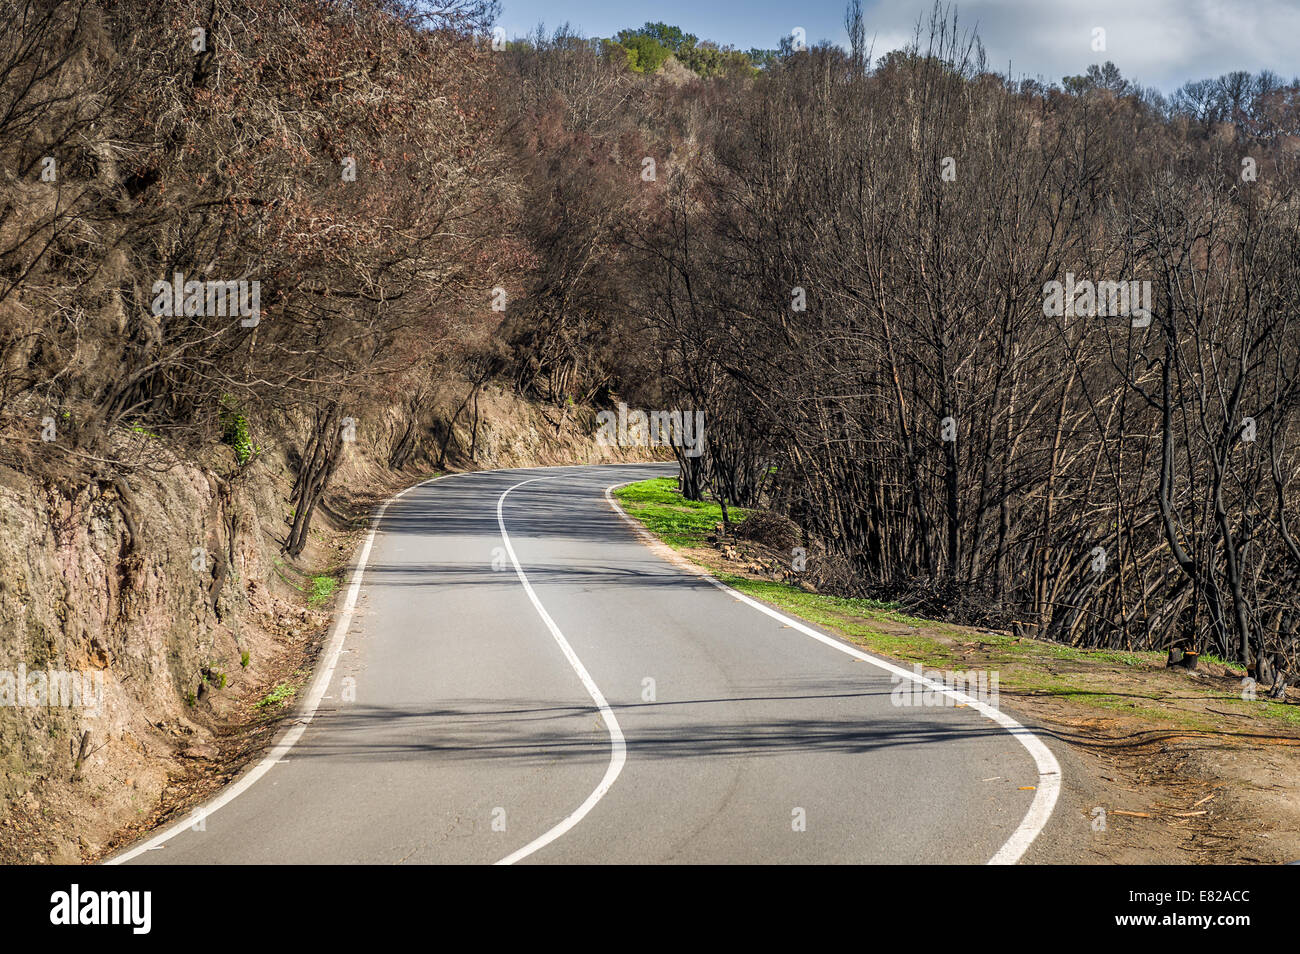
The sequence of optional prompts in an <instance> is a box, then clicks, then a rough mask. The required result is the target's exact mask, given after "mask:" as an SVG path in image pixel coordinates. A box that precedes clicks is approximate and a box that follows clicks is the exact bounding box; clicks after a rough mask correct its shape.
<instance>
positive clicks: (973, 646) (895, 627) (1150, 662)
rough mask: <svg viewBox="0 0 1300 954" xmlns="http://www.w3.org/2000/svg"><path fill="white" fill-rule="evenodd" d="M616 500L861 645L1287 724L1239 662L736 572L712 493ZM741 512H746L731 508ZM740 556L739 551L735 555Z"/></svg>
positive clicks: (1077, 690) (1183, 711)
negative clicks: (927, 610) (1194, 659)
mask: <svg viewBox="0 0 1300 954" xmlns="http://www.w3.org/2000/svg"><path fill="white" fill-rule="evenodd" d="M614 496H615V497H617V498H618V500H619V503H620V505H621V506H622V507H623V509H624V510H626V511H627V512H628V513H629V514H630V515H631V516H633V517H635V518H636V519H638V520H640V521H641V523H643V524H644V525H645V527H646V528H647V529H648V530H649V531H650V532H651V533H653V534H654V535H655V536H657V537H658V538H660V539H661V540H663V541H664V542H665V543H667V544H669V545H670V546H672V547H674V548H676V549H678V550H687V551H689V552H687V553H686V554H685V555H686V556H688V557H689V558H690V559H692V560H694V561H695V562H696V563H699V564H701V565H703V566H705V567H707V568H708V569H709V570H710V571H711V572H712V573H713V574H714V575H715V576H716V577H717V578H718V579H719V580H721V581H722V582H724V583H726V584H727V585H728V586H730V587H733V588H734V589H736V590H739V591H740V592H742V593H744V594H746V595H748V596H751V597H754V598H755V599H759V600H762V601H763V602H765V603H768V604H770V605H772V606H774V607H776V608H777V609H780V610H782V611H784V612H788V613H789V614H790V615H792V616H797V617H799V618H800V619H803V620H806V621H808V622H809V623H812V624H813V625H815V626H818V627H820V628H822V629H824V630H826V631H827V632H830V633H834V634H836V635H838V636H840V637H841V638H843V639H845V640H847V641H849V642H851V643H854V644H857V645H859V646H861V647H863V648H864V649H866V650H868V651H870V652H873V653H876V654H879V655H881V656H885V657H888V658H890V659H893V660H896V661H898V662H902V663H920V664H921V665H922V666H925V667H927V668H934V669H946V670H958V671H969V670H976V671H980V670H985V671H989V672H996V673H997V674H998V676H999V682H1000V689H1001V691H1002V692H1004V693H1006V694H1008V695H1012V696H1017V697H1021V698H1023V699H1024V700H1026V701H1032V700H1045V701H1053V702H1059V703H1066V704H1069V705H1071V706H1072V707H1081V710H1082V711H1081V712H1079V713H1077V715H1082V716H1084V717H1087V716H1088V715H1089V713H1091V716H1092V717H1093V718H1097V717H1112V718H1119V717H1124V716H1127V717H1132V718H1137V719H1141V720H1144V721H1148V722H1151V723H1154V724H1156V725H1158V726H1161V727H1166V728H1178V729H1187V730H1194V731H1218V730H1225V729H1229V730H1230V729H1240V728H1242V727H1243V720H1247V719H1249V720H1254V721H1256V722H1260V723H1265V724H1269V725H1271V726H1272V727H1273V728H1276V729H1282V730H1288V731H1294V730H1295V729H1300V706H1296V705H1288V704H1284V703H1279V702H1274V701H1271V700H1268V699H1265V698H1263V693H1262V692H1258V693H1257V695H1258V696H1259V698H1257V699H1249V698H1244V697H1243V693H1242V691H1241V688H1240V680H1241V678H1242V676H1244V672H1242V671H1240V670H1239V669H1236V668H1234V667H1232V666H1230V665H1229V666H1226V667H1225V666H1223V663H1222V660H1213V661H1210V660H1207V661H1210V662H1212V663H1214V664H1217V665H1215V666H1214V670H1215V674H1214V675H1205V676H1203V677H1200V678H1197V677H1189V676H1187V675H1186V674H1183V673H1181V672H1174V671H1170V670H1168V669H1166V668H1165V657H1164V654H1163V653H1157V652H1126V651H1116V650H1087V649H1077V648H1075V647H1072V646H1065V645H1062V644H1060V643H1053V642H1047V641H1044V640H1036V639H1026V638H1018V637H1014V636H1010V635H1008V634H1005V633H996V632H990V631H987V630H980V629H974V628H971V627H965V626H955V625H951V624H948V623H941V622H935V621H932V620H925V619H918V618H916V617H912V616H909V615H907V614H905V613H903V612H901V611H900V610H899V608H898V607H897V606H896V605H894V604H891V603H886V602H880V601H877V600H869V599H849V598H845V597H839V596H829V595H826V594H821V593H813V592H808V591H806V590H804V589H802V588H801V587H799V586H795V585H791V584H789V583H784V582H779V581H775V580H771V579H764V578H761V577H756V576H755V575H753V574H751V573H747V572H744V571H741V572H737V571H738V569H740V567H738V565H737V562H735V561H728V560H726V559H725V558H724V557H723V556H722V554H721V553H719V552H718V551H717V550H715V549H713V548H711V547H709V545H708V543H707V537H708V536H709V534H711V533H713V531H714V526H715V524H717V523H719V522H720V521H721V520H722V511H721V508H720V507H719V506H718V505H717V504H716V503H711V502H704V503H695V502H692V501H688V500H684V499H683V498H682V497H681V495H680V494H678V493H677V490H676V481H674V480H672V479H671V478H661V479H656V480H647V481H642V482H640V483H636V484H630V485H628V486H627V487H623V488H620V489H619V490H616V491H614ZM731 514H732V519H733V521H735V522H740V521H741V520H743V519H744V517H745V516H747V512H745V511H739V510H732V511H731ZM739 562H741V563H743V562H744V561H743V560H741V561H739Z"/></svg>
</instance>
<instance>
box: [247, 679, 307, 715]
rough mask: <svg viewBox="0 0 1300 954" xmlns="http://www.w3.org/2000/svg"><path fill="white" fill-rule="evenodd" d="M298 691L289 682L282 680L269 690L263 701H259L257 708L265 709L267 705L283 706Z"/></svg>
mask: <svg viewBox="0 0 1300 954" xmlns="http://www.w3.org/2000/svg"><path fill="white" fill-rule="evenodd" d="M297 691H298V690H296V689H294V687H293V686H291V685H289V684H288V683H287V682H282V683H280V684H279V685H278V686H276V687H275V688H274V689H272V690H271V691H270V692H268V693H267V694H266V696H265V698H263V699H262V701H261V702H259V703H257V708H259V709H265V708H266V707H267V706H282V705H284V704H285V701H286V700H287V699H289V697H290V696H292V695H293V694H294V693H295V692H297Z"/></svg>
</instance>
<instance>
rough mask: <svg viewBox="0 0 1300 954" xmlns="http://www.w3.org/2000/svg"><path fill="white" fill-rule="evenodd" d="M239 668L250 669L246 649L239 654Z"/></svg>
mask: <svg viewBox="0 0 1300 954" xmlns="http://www.w3.org/2000/svg"><path fill="white" fill-rule="evenodd" d="M239 666H240V668H241V669H247V668H248V650H247V649H245V650H244V651H243V652H241V653H240V654H239Z"/></svg>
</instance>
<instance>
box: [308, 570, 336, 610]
mask: <svg viewBox="0 0 1300 954" xmlns="http://www.w3.org/2000/svg"><path fill="white" fill-rule="evenodd" d="M338 583H339V581H338V580H336V579H335V578H334V577H332V576H325V575H323V574H322V575H320V576H313V577H312V578H311V592H310V593H308V595H307V605H308V606H320V605H321V604H322V603H326V602H328V601H329V598H330V597H331V596H333V595H334V588H335V587H336V586H338Z"/></svg>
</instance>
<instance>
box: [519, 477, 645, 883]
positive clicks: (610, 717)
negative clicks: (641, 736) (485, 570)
mask: <svg viewBox="0 0 1300 954" xmlns="http://www.w3.org/2000/svg"><path fill="white" fill-rule="evenodd" d="M562 476H567V475H564V474H557V475H556V476H555V477H533V478H531V479H529V480H523V481H520V482H519V483H517V484H515V485H514V486H513V487H510V488H508V489H507V490H506V491H505V492H504V493H503V494H502V495H501V496H500V497H499V498H498V499H497V525H498V526H499V527H500V528H501V542H502V543H504V544H505V545H506V553H508V554H509V555H510V562H511V563H513V564H514V565H515V573H516V574H518V576H519V582H520V583H522V584H523V585H524V592H525V593H527V594H528V598H529V599H530V600H532V603H533V608H534V609H535V610H537V615H538V616H540V617H541V618H542V622H543V623H545V624H546V628H547V629H549V630H550V631H551V635H552V636H554V637H555V641H556V642H557V643H558V644H559V646H560V651H561V652H562V653H564V658H565V659H567V660H568V661H569V665H570V666H572V667H573V671H574V672H576V673H577V674H578V678H579V679H581V680H582V685H583V686H584V687H585V688H586V690H587V694H588V695H589V696H591V700H592V702H594V703H596V708H598V709H599V710H600V714H601V717H602V718H603V719H604V720H605V728H606V729H607V730H608V731H609V767H608V768H606V769H605V777H604V778H602V779H601V780H600V784H599V785H597V786H596V788H595V790H594V791H592V793H591V794H590V795H588V796H587V800H586V801H585V802H583V803H582V804H581V805H579V806H578V807H577V808H576V809H574V811H573V812H572V814H570V815H569V816H568V817H567V818H565V819H564V820H563V821H561V822H560V823H559V824H558V825H556V826H555V827H554V828H551V829H550V830H549V831H547V832H545V833H543V834H542V835H540V836H538V837H537V838H534V839H533V840H532V841H530V842H529V843H528V844H526V845H524V847H522V848H520V849H519V850H518V851H515V852H512V853H511V854H509V855H506V857H504V858H502V859H501V860H500V861H498V862H497V864H499V865H512V864H514V863H515V862H516V861H520V860H522V859H524V858H527V857H528V856H529V855H531V854H532V853H533V852H535V851H537V850H539V849H541V848H544V847H546V846H547V845H549V844H550V843H551V842H553V841H555V839H557V838H559V837H560V836H561V835H563V834H564V833H565V832H567V831H568V830H569V829H570V828H572V827H573V826H574V825H576V824H578V822H580V821H582V819H583V818H585V817H586V815H587V813H588V812H589V811H591V810H592V809H593V808H595V807H596V803H597V802H599V801H600V800H601V799H602V798H604V797H605V793H606V792H608V791H609V790H610V788H612V787H613V785H614V780H615V779H617V778H618V776H619V773H620V772H622V771H623V765H624V763H626V762H627V742H626V741H624V739H623V729H622V727H621V726H620V725H619V724H618V719H616V718H615V717H614V712H613V710H612V709H610V707H609V703H607V702H606V701H605V697H604V696H603V695H601V692H600V689H599V687H597V685H596V682H595V680H593V679H592V678H591V674H590V673H588V672H587V667H586V666H584V665H583V664H582V660H581V659H579V658H578V654H577V653H575V652H574V651H573V647H572V646H570V645H569V641H568V640H567V639H565V638H564V633H562V632H560V627H558V626H556V625H555V620H553V619H551V614H550V613H548V612H546V607H544V606H543V605H542V601H541V600H539V599H538V598H537V594H536V593H534V592H533V586H532V584H531V583H529V582H528V577H527V576H526V575H525V574H524V569H523V567H521V566H520V565H519V558H518V557H517V556H515V548H514V547H513V546H511V544H510V534H508V533H506V520H505V516H504V514H503V513H502V507H504V505H505V502H506V497H507V496H509V494H510V492H511V491H512V490H518V489H519V488H520V487H522V486H524V484H531V483H534V482H535V481H538V480H557V479H558V478H559V477H562Z"/></svg>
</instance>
